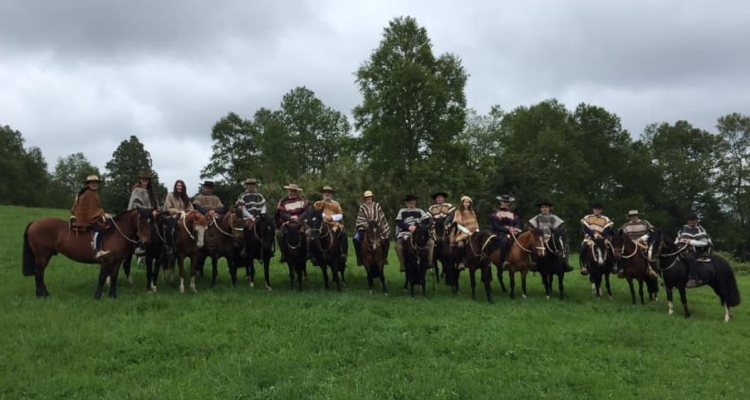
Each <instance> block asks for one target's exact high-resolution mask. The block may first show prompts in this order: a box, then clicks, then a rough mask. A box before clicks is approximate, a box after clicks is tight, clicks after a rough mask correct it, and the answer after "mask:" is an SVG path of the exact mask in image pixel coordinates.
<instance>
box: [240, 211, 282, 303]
mask: <svg viewBox="0 0 750 400" xmlns="http://www.w3.org/2000/svg"><path fill="white" fill-rule="evenodd" d="M244 235H245V240H244V242H245V254H244V257H242V258H241V259H240V262H243V263H244V264H245V269H246V271H247V279H248V280H249V281H250V287H254V286H255V261H256V260H257V261H258V262H260V263H262V264H263V279H264V281H265V286H266V290H269V291H270V290H271V281H270V273H269V266H270V264H271V257H273V253H274V247H275V244H276V241H275V238H276V227H275V224H274V221H273V220H272V219H271V218H267V217H266V216H263V215H261V216H258V217H256V218H255V220H254V221H250V220H248V223H247V224H246V227H245V232H244Z"/></svg>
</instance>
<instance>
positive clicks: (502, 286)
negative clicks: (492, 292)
mask: <svg viewBox="0 0 750 400" xmlns="http://www.w3.org/2000/svg"><path fill="white" fill-rule="evenodd" d="M508 274H510V272H508ZM497 280H498V281H499V282H500V290H502V291H503V293H508V289H506V288H505V282H504V281H503V267H502V266H499V267H497ZM511 298H512V297H511Z"/></svg>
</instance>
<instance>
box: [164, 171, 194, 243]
mask: <svg viewBox="0 0 750 400" xmlns="http://www.w3.org/2000/svg"><path fill="white" fill-rule="evenodd" d="M194 210H195V209H194V208H193V205H192V204H191V203H190V199H188V196H187V187H186V186H185V182H183V181H182V180H179V179H178V180H177V181H175V183H174V188H173V189H172V191H171V192H169V193H168V194H167V198H166V199H165V200H164V211H166V212H167V214H169V216H170V217H171V218H168V219H167V226H168V227H169V229H168V230H167V235H166V236H167V237H166V239H167V243H166V246H167V253H170V254H171V253H173V252H174V246H175V244H176V241H177V223H178V221H179V220H180V219H182V218H184V217H185V213H187V212H190V211H194Z"/></svg>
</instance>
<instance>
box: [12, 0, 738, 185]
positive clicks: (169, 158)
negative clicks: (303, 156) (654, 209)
mask: <svg viewBox="0 0 750 400" xmlns="http://www.w3.org/2000/svg"><path fill="white" fill-rule="evenodd" d="M403 15H411V16H414V17H415V18H417V21H418V23H419V24H420V25H422V26H424V27H425V28H426V29H427V30H428V33H429V35H430V37H431V39H432V43H433V45H434V51H435V52H436V53H437V54H440V53H444V52H451V53H454V54H457V55H458V56H460V57H461V59H462V61H463V64H464V66H465V67H466V69H467V71H468V72H469V74H470V78H469V82H468V84H467V88H466V90H467V98H468V102H469V106H470V107H473V108H475V109H477V110H478V111H479V112H486V111H488V110H489V107H490V106H491V105H493V104H499V105H500V106H502V107H503V108H504V109H506V110H510V109H513V108H515V107H516V106H519V105H528V104H531V103H534V102H538V101H541V100H544V99H546V98H551V97H556V98H557V99H558V100H560V101H562V102H564V103H565V104H567V105H568V107H569V108H574V107H575V106H576V105H577V104H578V103H580V102H586V103H591V104H596V105H599V106H602V107H605V108H607V109H608V110H610V111H611V112H614V113H616V114H618V115H619V116H620V117H621V118H622V121H623V125H624V126H625V127H626V128H627V129H628V130H629V131H630V132H631V133H632V134H634V135H636V136H637V135H638V134H640V132H641V131H642V130H643V127H644V126H645V125H646V124H648V123H651V122H659V121H669V122H673V121H675V120H677V119H685V120H688V121H690V122H691V123H693V124H695V125H697V126H699V127H701V128H704V129H713V126H714V124H715V121H716V118H717V117H719V116H721V115H723V114H727V113H730V112H735V111H739V112H745V113H747V107H748V105H750V94H748V91H747V90H743V89H744V88H747V87H750V77H749V76H748V75H747V74H746V73H745V69H746V66H747V65H748V64H750V51H749V50H750V44H748V43H750V42H748V41H747V40H746V39H745V38H746V37H750V25H748V24H747V23H746V21H748V20H750V4H746V2H743V1H739V0H727V1H722V2H717V3H714V2H711V3H709V2H708V1H703V0H699V1H692V2H689V3H687V2H683V1H677V0H665V1H659V2H650V1H649V2H647V1H630V2H603V1H595V0H589V1H584V0H576V1H566V2H558V1H551V0H550V1H540V0H532V1H526V2H523V3H521V2H518V3H511V2H492V1H475V2H466V3H465V4H458V3H456V2H451V1H425V0H413V1H409V2H401V1H395V0H385V1H362V2H350V1H338V0H323V1H312V0H309V1H302V0H295V1H284V2H281V1H279V2H275V1H235V2H231V1H227V2H218V3H216V4H214V3H205V2H200V1H159V2H149V1H131V2H113V3H112V2H100V1H95V0H87V1H84V0H71V1H65V2H41V1H38V0H34V1H28V0H27V1H5V2H2V3H0V54H3V57H2V58H0V81H2V82H3V85H2V87H1V88H0V124H4V125H5V124H7V125H10V126H11V127H13V128H14V129H17V130H20V131H21V132H22V133H23V134H24V137H25V138H26V139H27V144H28V145H35V146H39V147H41V148H42V151H43V153H44V155H45V157H46V158H47V160H48V162H49V163H50V164H54V162H55V160H56V158H57V157H60V156H66V155H68V154H70V153H73V152H76V151H83V152H84V153H85V154H86V155H87V157H88V158H89V159H90V160H91V161H92V162H93V163H94V164H96V165H97V166H99V167H100V168H102V169H103V167H104V164H105V163H106V161H107V160H108V159H109V158H110V157H111V154H112V152H113V151H114V150H115V148H116V147H117V145H118V144H119V143H120V142H121V141H123V140H125V139H127V138H128V137H129V136H130V135H137V136H138V137H139V138H140V139H141V141H142V142H143V143H144V144H145V145H146V148H147V150H149V151H150V152H151V155H152V158H153V160H154V166H155V168H156V170H157V172H158V173H159V175H160V177H162V178H163V180H164V181H165V182H166V183H167V186H171V183H172V182H174V180H176V179H184V180H185V181H186V182H187V184H188V186H189V188H190V190H193V188H197V186H198V184H199V182H200V180H199V173H200V169H201V168H202V167H203V166H204V165H205V164H206V163H207V162H208V157H209V156H210V152H211V147H210V146H211V142H210V130H211V127H212V125H213V124H214V123H215V122H216V121H217V120H218V119H219V118H221V117H222V116H224V115H226V114H227V113H228V112H229V111H234V112H237V113H238V114H240V115H242V116H244V117H246V118H250V117H252V115H253V113H254V112H255V111H256V110H257V109H258V108H260V107H270V108H276V107H278V104H279V102H280V101H281V97H282V96H283V95H284V94H285V93H287V92H288V91H289V90H291V89H292V88H294V87H296V86H307V87H308V88H310V89H312V90H313V91H315V93H316V94H317V95H318V97H320V98H321V99H322V100H323V101H324V102H325V103H326V104H327V105H329V106H331V107H333V108H335V109H338V110H341V111H343V112H345V113H350V111H351V109H352V108H353V107H354V106H356V105H357V104H358V103H359V102H360V100H361V99H360V95H359V93H358V92H357V88H356V86H355V84H354V75H353V73H354V72H355V71H356V69H357V68H358V67H359V66H360V65H361V64H362V63H363V62H364V61H366V59H367V58H368V57H369V55H370V54H371V52H372V51H373V49H375V48H376V47H377V46H378V44H379V41H380V39H381V35H382V32H383V28H384V27H385V26H386V25H387V23H388V21H389V20H391V19H392V18H394V17H397V16H403ZM239 189H240V188H238V190H239Z"/></svg>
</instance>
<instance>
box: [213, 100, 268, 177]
mask: <svg viewBox="0 0 750 400" xmlns="http://www.w3.org/2000/svg"><path fill="white" fill-rule="evenodd" d="M211 139H212V140H213V142H214V144H213V146H212V153H211V160H210V162H209V163H208V165H207V166H206V167H204V168H203V170H202V171H201V178H217V177H219V179H220V180H222V181H225V182H237V181H241V180H242V176H244V175H245V174H246V173H247V172H248V170H250V169H252V166H253V165H255V164H257V160H258V157H259V150H258V147H257V143H256V131H255V129H254V127H253V123H252V121H248V120H246V119H243V118H242V117H240V116H239V115H237V114H235V113H234V112H230V113H229V114H227V115H226V116H225V117H222V118H221V119H220V120H219V121H218V122H216V123H215V124H214V126H213V128H212V129H211Z"/></svg>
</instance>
